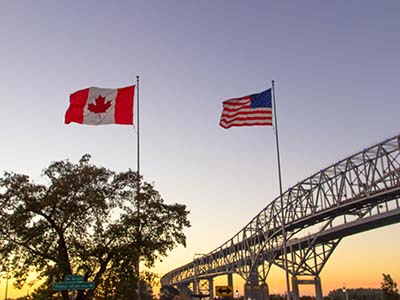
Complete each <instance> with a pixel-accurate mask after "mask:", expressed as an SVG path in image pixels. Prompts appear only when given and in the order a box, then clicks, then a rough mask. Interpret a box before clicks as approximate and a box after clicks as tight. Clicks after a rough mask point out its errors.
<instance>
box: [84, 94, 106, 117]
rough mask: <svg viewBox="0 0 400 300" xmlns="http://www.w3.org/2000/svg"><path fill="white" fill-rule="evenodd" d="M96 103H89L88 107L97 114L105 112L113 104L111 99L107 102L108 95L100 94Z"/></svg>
mask: <svg viewBox="0 0 400 300" xmlns="http://www.w3.org/2000/svg"><path fill="white" fill-rule="evenodd" d="M95 102H96V104H93V103H89V105H88V109H89V110H90V111H91V112H92V113H95V114H100V113H105V112H106V111H107V110H108V109H109V108H110V106H111V100H110V101H107V102H106V97H102V96H101V95H99V96H98V97H97V98H96V101H95Z"/></svg>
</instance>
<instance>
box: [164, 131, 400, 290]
mask: <svg viewBox="0 0 400 300" xmlns="http://www.w3.org/2000/svg"><path fill="white" fill-rule="evenodd" d="M282 197H283V201H282V203H283V207H281V201H280V198H277V199H275V200H274V201H273V202H271V203H270V204H269V205H268V206H267V207H265V208H264V209H263V210H262V211H261V212H260V213H259V214H258V215H256V216H255V217H254V218H253V219H252V220H251V221H250V222H249V223H248V224H247V225H246V226H245V227H244V228H243V229H242V230H241V231H239V232H238V233H237V234H236V235H235V236H233V237H232V238H231V239H229V240H228V241H227V242H225V243H224V244H223V245H221V246H220V247H218V248H216V249H215V250H213V251H212V252H210V253H208V254H206V255H204V256H202V257H200V258H196V259H195V260H193V261H192V262H190V263H188V264H186V265H184V266H182V267H180V268H177V269H175V270H173V271H170V272H169V273H167V274H166V275H164V276H163V277H162V279H161V284H162V285H179V284H180V285H182V284H185V283H186V284H188V283H190V282H195V281H196V280H199V279H206V278H212V277H214V276H217V275H222V274H229V273H237V274H239V275H240V276H242V277H243V278H244V279H245V280H246V281H248V282H249V281H250V280H254V276H256V278H257V280H264V281H265V280H266V278H267V276H268V273H269V270H270V268H271V266H272V265H273V264H275V265H278V266H279V267H281V268H283V267H284V255H283V253H284V251H283V250H284V249H283V244H284V243H283V236H282V227H283V225H284V227H285V231H286V234H287V239H286V240H287V243H286V250H287V251H286V252H287V257H286V259H287V261H288V269H289V272H290V274H292V275H293V276H296V275H303V276H307V275H309V276H318V275H319V273H320V272H321V270H322V268H323V266H324V265H325V264H326V262H327V260H328V258H329V257H330V255H331V254H332V252H333V251H334V249H335V248H336V246H337V245H338V243H339V242H340V240H341V239H342V238H343V237H345V236H348V235H352V234H355V233H359V232H362V231H366V230H370V229H373V228H377V227H381V226H385V225H389V224H393V223H396V222H400V200H399V199H400V136H395V137H393V138H390V139H387V140H385V141H383V142H381V143H379V144H376V145H374V146H371V147H369V148H366V149H364V150H363V151H361V152H358V153H356V154H354V155H352V156H350V157H348V158H346V159H343V160H341V161H339V162H337V163H336V164H333V165H331V166H329V167H328V168H325V169H323V170H320V171H319V172H318V173H315V174H314V175H312V176H310V177H308V178H306V179H305V180H303V181H301V182H299V183H298V184H296V185H295V186H293V187H291V188H289V189H288V190H287V191H285V192H284V194H283V195H282ZM282 210H283V213H282Z"/></svg>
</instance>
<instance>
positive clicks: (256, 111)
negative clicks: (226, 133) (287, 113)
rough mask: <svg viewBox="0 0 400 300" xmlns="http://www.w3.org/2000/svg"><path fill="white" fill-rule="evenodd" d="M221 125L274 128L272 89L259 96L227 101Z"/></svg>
mask: <svg viewBox="0 0 400 300" xmlns="http://www.w3.org/2000/svg"><path fill="white" fill-rule="evenodd" d="M219 125H221V127H223V128H230V127H232V126H257V125H258V126H272V95H271V89H268V90H266V91H263V92H261V93H259V94H253V95H248V96H245V97H241V98H234V99H229V100H225V101H224V102H223V110H222V115H221V120H220V122H219Z"/></svg>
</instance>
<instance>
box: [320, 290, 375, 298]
mask: <svg viewBox="0 0 400 300" xmlns="http://www.w3.org/2000/svg"><path fill="white" fill-rule="evenodd" d="M346 293H347V299H346V294H345V292H343V290H342V289H337V290H333V291H330V292H329V294H328V298H329V299H331V300H383V293H382V290H381V289H363V288H359V289H346Z"/></svg>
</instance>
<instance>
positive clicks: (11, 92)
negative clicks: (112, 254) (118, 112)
mask: <svg viewBox="0 0 400 300" xmlns="http://www.w3.org/2000/svg"><path fill="white" fill-rule="evenodd" d="M399 16H400V1H394V0H393V1H344V0H343V1H236V0H230V1H227V0H220V1H211V0H203V1H191V0H188V1H183V0H179V1H178V0H168V1H167V0H158V1H155V0H150V1H95V0H91V1H61V0H60V1H53V0H49V1H42V0H38V1H28V0H27V1H16V0H0V37H1V41H2V42H1V47H0V88H1V91H2V95H1V102H0V103H1V108H0V139H1V145H2V147H1V152H0V153H1V155H0V171H1V173H2V172H3V171H5V170H7V171H14V172H20V173H25V174H28V175H30V176H31V177H32V178H33V179H34V180H40V174H41V170H42V169H43V168H45V167H46V166H48V164H49V163H50V162H52V161H54V160H60V159H67V158H68V159H70V160H72V161H74V162H76V161H77V160H78V159H79V158H80V157H81V156H82V155H83V154H84V153H90V154H91V155H92V157H93V162H94V163H95V164H98V165H102V166H105V167H108V168H110V169H113V170H116V171H124V170H127V169H128V168H132V169H136V133H135V130H134V129H132V127H130V126H113V125H108V126H101V127H95V126H83V125H77V124H72V125H68V126H67V125H65V124H64V123H63V122H64V114H65V111H66V109H67V107H68V101H69V94H70V93H72V92H74V91H76V90H79V89H82V88H86V87H89V86H99V87H106V88H116V87H123V86H127V85H131V84H132V83H134V82H135V78H136V75H140V78H141V84H140V109H141V111H140V119H141V123H140V130H141V170H142V173H143V175H144V177H145V180H147V181H149V182H154V183H155V186H156V188H157V189H158V190H159V191H160V193H161V195H162V196H163V198H164V199H165V201H166V202H167V203H174V202H178V203H183V204H186V205H187V206H188V208H189V210H190V211H191V214H190V220H191V223H192V227H191V228H190V229H188V230H186V234H187V248H183V247H178V248H177V249H176V250H174V251H173V252H172V253H171V254H170V255H169V256H168V257H167V258H165V259H164V260H163V262H160V263H157V265H156V268H155V269H154V271H155V272H157V273H159V274H161V275H162V274H163V273H165V272H167V271H169V270H171V269H173V268H176V267H179V266H181V265H182V264H185V263H187V262H189V261H190V260H192V259H193V255H194V254H195V253H207V252H209V251H211V250H213V249H214V248H216V247H218V246H219V245H220V244H222V243H223V242H225V241H226V240H227V239H228V238H230V237H231V236H233V235H234V234H235V233H236V232H237V231H239V230H240V229H241V228H242V227H243V226H244V225H245V224H247V222H248V221H250V219H251V218H252V217H253V216H254V215H256V214H257V213H258V212H259V211H261V209H263V208H264V207H265V206H266V205H267V204H268V203H269V202H270V201H272V200H273V199H274V198H275V197H276V196H277V195H278V193H279V188H278V177H277V167H276V165H277V164H276V148H275V137H274V134H273V130H272V128H271V127H247V128H232V129H229V130H224V129H222V128H221V127H219V125H218V122H219V117H220V113H221V110H222V101H223V100H225V99H228V98H232V97H239V96H244V95H246V94H250V93H256V92H259V91H262V90H265V89H267V88H269V87H270V86H271V80H275V81H276V100H277V111H278V122H279V138H280V148H281V164H282V174H283V188H284V189H285V190H286V189H287V188H288V187H289V186H291V185H294V184H295V183H297V182H298V181H300V180H302V179H304V178H306V177H308V176H310V175H311V174H313V173H314V172H316V171H318V170H319V169H321V168H323V167H326V166H328V165H330V164H332V163H334V162H336V161H338V160H339V159H341V158H345V157H346V156H348V155H350V154H352V153H354V152H357V151H359V150H361V149H363V148H364V147H366V146H368V145H372V144H374V143H376V142H380V141H381V140H383V139H385V138H386V137H390V136H392V135H395V134H398V133H399V132H400V130H399V125H398V124H399V118H398V112H399V111H400V101H399V94H398V91H399V86H400V71H399V70H400V59H399V57H400V17H399ZM399 230H400V225H399V224H397V225H392V226H389V227H386V228H381V229H377V230H374V231H371V232H366V233H362V234H358V235H356V236H352V237H348V238H345V239H344V240H343V241H342V242H341V244H340V245H339V246H338V248H337V250H336V251H335V252H334V253H333V256H332V257H331V259H330V260H329V262H328V263H327V265H326V267H325V269H324V270H323V272H322V274H321V278H322V284H323V292H324V294H327V293H328V292H329V291H330V290H332V289H334V288H338V287H341V286H342V285H343V284H344V283H345V284H346V285H347V287H349V288H356V287H379V283H380V282H381V279H382V275H381V274H382V273H390V274H391V276H392V277H393V278H394V279H395V280H397V281H400V273H399V272H400V271H399V270H400V259H399V256H398V251H399V249H400V236H399V234H398V232H399ZM268 284H269V286H270V290H271V291H275V290H277V291H278V292H279V291H283V289H284V274H283V273H282V272H281V271H279V270H273V272H272V274H271V276H270V278H269V281H268ZM235 285H237V283H236V284H235ZM3 288H4V280H2V281H1V285H0V293H2V291H4V289H3ZM235 288H236V286H235ZM239 288H240V287H239ZM301 292H302V293H305V294H312V293H313V292H312V289H311V288H310V289H308V288H301ZM23 293H26V291H24V292H23Z"/></svg>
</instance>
